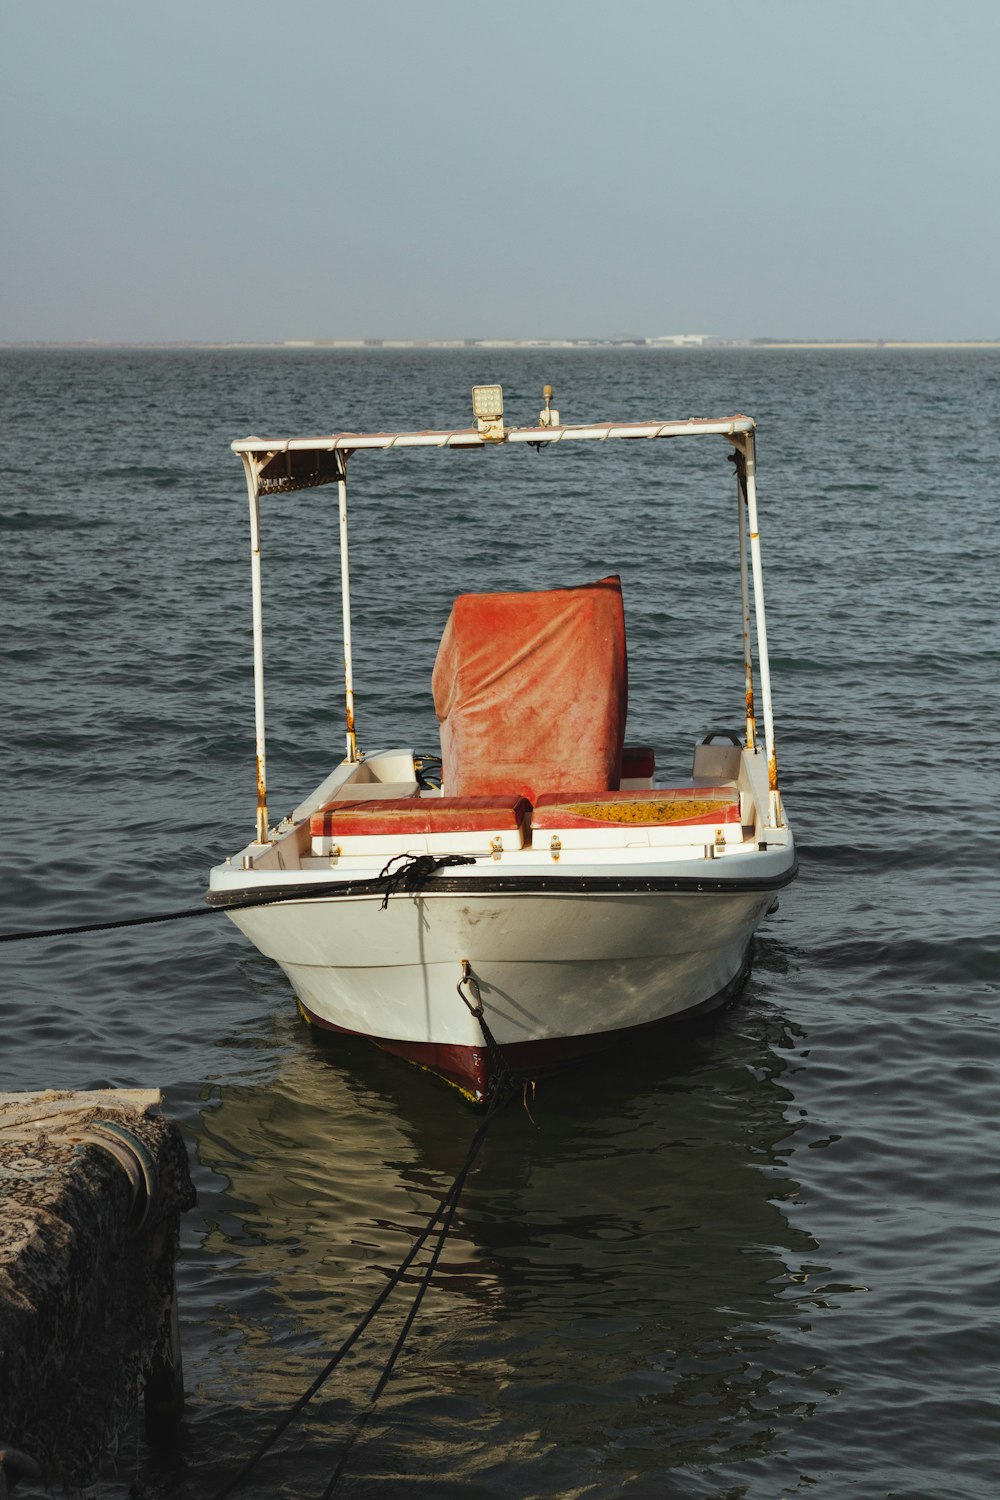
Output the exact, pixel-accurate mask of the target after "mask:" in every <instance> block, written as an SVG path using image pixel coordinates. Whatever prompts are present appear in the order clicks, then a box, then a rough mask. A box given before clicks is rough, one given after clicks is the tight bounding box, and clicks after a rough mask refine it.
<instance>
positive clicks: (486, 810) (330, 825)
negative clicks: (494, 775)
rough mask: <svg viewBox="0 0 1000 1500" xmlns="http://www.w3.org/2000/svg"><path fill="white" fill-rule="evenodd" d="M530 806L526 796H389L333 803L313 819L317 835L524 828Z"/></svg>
mask: <svg viewBox="0 0 1000 1500" xmlns="http://www.w3.org/2000/svg"><path fill="white" fill-rule="evenodd" d="M530 813H531V805H530V803H528V802H526V801H525V799H524V798H523V797H387V798H386V799H385V800H384V801H381V802H380V801H372V802H332V803H330V805H329V806H328V807H323V808H321V809H320V811H319V812H315V813H313V815H312V817H311V818H310V819H309V832H310V834H311V835H312V836H313V838H322V837H327V838H337V837H341V838H346V837H347V836H348V835H349V834H362V835H363V834H370V835H385V834H394V833H402V834H407V833H463V832H467V833H476V832H490V831H495V832H498V833H499V832H502V830H503V829H505V828H506V829H517V828H523V827H524V825H525V823H526V822H527V819H528V817H529V815H530Z"/></svg>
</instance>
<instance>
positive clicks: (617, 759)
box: [433, 576, 628, 800]
mask: <svg viewBox="0 0 1000 1500" xmlns="http://www.w3.org/2000/svg"><path fill="white" fill-rule="evenodd" d="M433 687H434V707H435V710H436V712H437V716H438V718H439V720H440V721H441V756H442V760H443V762H444V768H443V769H444V787H445V790H446V792H447V793H448V794H449V795H451V796H461V797H477V796H491V795H494V794H497V793H508V794H510V793H515V794H519V795H521V796H525V797H528V798H530V799H531V800H534V798H535V797H536V796H539V795H541V794H543V793H545V792H550V791H557V790H558V789H559V788H560V787H565V786H572V787H575V788H579V789H580V790H581V791H595V792H598V791H608V790H613V789H615V788H617V786H618V785H619V782H620V780H621V759H622V741H623V739H624V736H625V716H626V712H627V709H628V667H627V662H626V651H625V612H624V609H623V607H622V592H621V581H620V580H619V579H618V577H617V576H614V577H610V578H603V579H601V581H600V582H599V583H590V584H584V585H583V586H582V587H579V588H569V589H548V590H544V591H540V592H537V593H524V594H463V595H461V597H460V598H458V599H456V601H455V604H454V607H453V608H452V611H451V615H450V617H449V619H448V623H447V625H446V627H445V631H444V635H443V636H442V639H441V645H440V647H439V649H438V654H437V661H436V662H435V665H434V679H433Z"/></svg>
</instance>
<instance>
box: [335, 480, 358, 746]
mask: <svg viewBox="0 0 1000 1500" xmlns="http://www.w3.org/2000/svg"><path fill="white" fill-rule="evenodd" d="M337 467H338V473H339V478H338V481H337V493H338V496H339V499H340V594H341V600H342V603H343V610H344V694H345V698H346V703H347V759H348V760H349V761H356V760H357V759H358V740H357V735H356V734H355V732H354V661H353V655H352V649H351V574H350V561H349V558H348V552H347V455H346V453H342V452H341V453H338V454H337Z"/></svg>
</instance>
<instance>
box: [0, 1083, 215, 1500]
mask: <svg viewBox="0 0 1000 1500" xmlns="http://www.w3.org/2000/svg"><path fill="white" fill-rule="evenodd" d="M160 1102H161V1100H160V1095H159V1093H158V1092H157V1091H155V1090H125V1089H109V1090H107V1091H103V1090H102V1091H97V1092H91V1093H63V1092H58V1091H48V1092H45V1093H32V1094H0V1500H3V1497H4V1496H5V1494H6V1491H7V1486H8V1485H9V1484H12V1483H14V1482H16V1481H17V1480H18V1479H19V1478H24V1479H29V1478H33V1479H42V1480H43V1481H44V1482H45V1483H47V1484H55V1483H61V1484H64V1485H68V1486H75V1485H76V1486H78V1485H85V1484H88V1483H91V1482H92V1481H93V1480H94V1479H95V1478H96V1477H97V1475H98V1473H99V1471H100V1469H101V1466H102V1463H104V1462H106V1460H107V1459H108V1458H109V1456H111V1455H112V1454H114V1452H115V1451H116V1448H117V1443H118V1437H119V1434H120V1433H121V1432H122V1430H123V1429H124V1428H125V1427H126V1426H127V1425H128V1423H129V1422H130V1421H132V1420H134V1417H135V1413H136V1407H137V1403H138V1400H139V1398H140V1395H141V1396H142V1398H143V1402H144V1407H145V1421H146V1432H147V1437H148V1439H149V1440H150V1441H151V1442H153V1443H163V1442H165V1441H169V1439H170V1437H171V1436H172V1434H173V1432H174V1429H175V1427H176V1423H177V1419H178V1417H179V1415H180V1410H181V1404H182V1400H183V1380H182V1374H181V1362H180V1343H179V1337H178V1327H177V1301H176V1293H175V1287H174V1264H175V1260H176V1255H177V1243H178V1230H179V1222H180V1215H181V1214H182V1213H183V1212H184V1211H185V1210H186V1209H188V1208H190V1207H191V1206H192V1204H193V1203H194V1190H193V1188H192V1186H191V1178H190V1175H189V1172H188V1162H187V1154H186V1152H185V1149H184V1143H183V1140H182V1138H181V1134H180V1131H179V1130H178V1128H177V1126H176V1125H174V1124H172V1123H171V1122H170V1121H169V1120H166V1119H164V1117H163V1116H162V1114H161V1113H160Z"/></svg>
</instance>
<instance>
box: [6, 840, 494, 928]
mask: <svg viewBox="0 0 1000 1500" xmlns="http://www.w3.org/2000/svg"><path fill="white" fill-rule="evenodd" d="M397 859H402V860H408V861H409V863H407V864H403V865H400V867H399V868H398V869H396V870H393V869H391V867H392V865H394V864H395V863H396V860H397ZM475 862H476V861H475V859H474V857H473V856H472V855H471V854H443V855H441V856H440V858H438V857H437V856H435V855H433V854H396V855H393V857H392V859H390V860H389V862H388V864H387V865H385V867H384V868H383V869H382V871H381V872H380V873H379V874H378V875H376V876H375V877H374V878H373V879H371V880H353V881H341V882H339V883H334V882H333V881H324V882H323V883H322V884H321V885H320V884H317V885H310V886H303V887H300V888H299V889H297V890H290V891H289V890H286V891H282V892H281V893H280V894H279V895H271V896H267V895H265V896H251V897H250V898H249V899H247V898H245V897H243V898H241V899H240V900H239V901H223V902H219V903H218V904H217V905H213V906H187V907H183V908H182V909H181V910H180V911H161V912H157V913H155V914H154V915H153V916H151V917H121V918H120V919H119V920H118V921H117V922H84V923H81V924H80V925H79V926H76V927H40V928H35V929H33V930H32V931H30V932H0V943H27V942H30V941H31V940H32V939H34V938H50V937H75V936H76V935H77V933H82V932H112V931H114V930H115V928H118V927H149V926H152V925H153V924H154V923H157V922H181V921H184V920H185V919H186V918H188V917H211V916H214V915H215V913H216V912H222V911H244V910H246V909H247V908H249V907H253V906H280V905H281V904H282V903H283V902H286V901H318V900H320V899H321V898H323V897H326V896H353V895H354V894H355V893H356V892H358V891H362V890H363V891H365V892H366V893H368V894H373V893H374V890H376V889H383V890H384V892H385V896H384V899H383V901H382V908H383V910H384V909H385V907H386V906H387V905H388V903H389V897H390V896H394V895H396V893H397V892H398V891H400V890H406V891H417V890H420V889H421V887H422V886H423V885H424V883H425V881H427V880H428V879H429V878H430V876H431V875H433V874H434V872H435V870H440V869H443V868H445V867H446V866H448V865H474V864H475Z"/></svg>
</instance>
